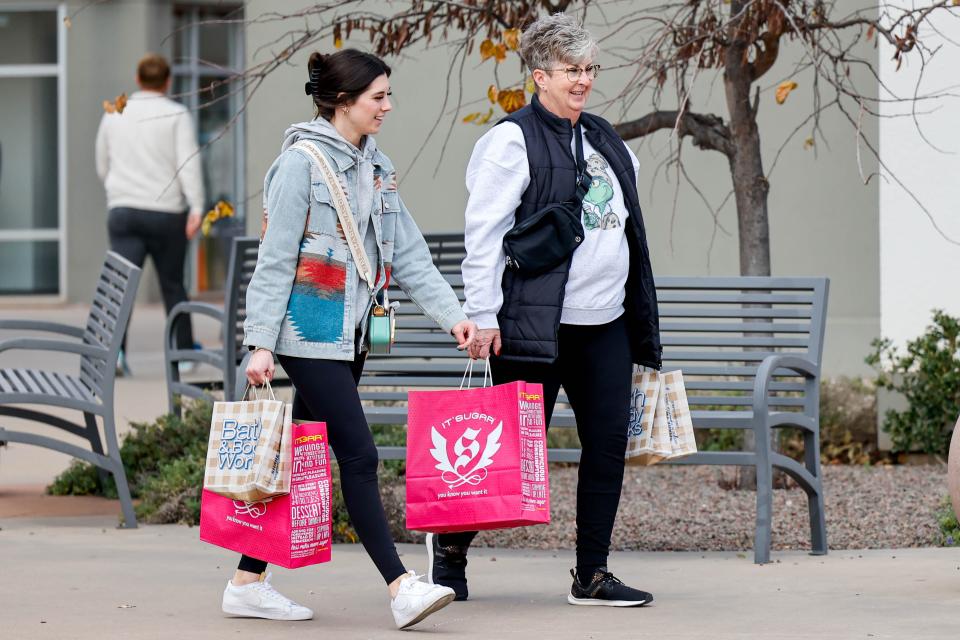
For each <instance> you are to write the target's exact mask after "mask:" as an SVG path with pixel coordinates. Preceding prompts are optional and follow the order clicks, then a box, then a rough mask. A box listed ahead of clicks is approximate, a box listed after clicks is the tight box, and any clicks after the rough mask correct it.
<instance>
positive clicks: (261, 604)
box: [222, 573, 313, 620]
mask: <svg viewBox="0 0 960 640" xmlns="http://www.w3.org/2000/svg"><path fill="white" fill-rule="evenodd" d="M271 575H272V574H269V573H268V574H267V577H266V579H264V580H262V581H257V582H251V583H250V584H245V585H243V586H242V587H238V586H236V585H234V584H233V582H231V581H229V580H228V581H227V588H226V589H224V590H223V607H222V608H223V612H224V613H228V614H230V615H233V616H243V617H245V618H266V619H268V620H309V619H311V618H312V617H313V611H311V610H310V609H308V608H306V607H302V606H300V605H299V604H297V603H296V602H294V601H293V600H291V599H290V598H287V597H286V596H283V595H282V594H280V592H278V591H277V590H276V589H274V588H273V585H271V584H270V576H271Z"/></svg>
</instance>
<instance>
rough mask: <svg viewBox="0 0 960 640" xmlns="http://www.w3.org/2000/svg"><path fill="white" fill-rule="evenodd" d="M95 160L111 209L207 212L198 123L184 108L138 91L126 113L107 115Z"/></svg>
mask: <svg viewBox="0 0 960 640" xmlns="http://www.w3.org/2000/svg"><path fill="white" fill-rule="evenodd" d="M96 159H97V175H99V176H100V179H101V180H102V181H103V186H104V188H105V189H106V191H107V207H109V208H111V209H112V208H114V207H132V208H135V209H148V210H151V211H166V212H170V213H182V212H183V211H184V210H186V209H189V210H190V212H191V213H202V212H203V174H202V170H201V166H200V153H199V152H198V150H197V134H196V130H195V129H194V127H193V118H191V117H190V112H189V111H188V110H187V108H186V107H185V106H183V105H182V104H180V103H178V102H174V101H173V100H171V99H169V98H167V97H166V96H164V95H163V94H162V93H160V92H157V91H137V92H136V93H134V94H133V95H131V96H130V99H129V100H128V101H127V106H126V108H125V109H124V111H123V113H105V114H103V119H102V120H101V121H100V129H99V130H98V131H97V146H96ZM178 169H179V173H178Z"/></svg>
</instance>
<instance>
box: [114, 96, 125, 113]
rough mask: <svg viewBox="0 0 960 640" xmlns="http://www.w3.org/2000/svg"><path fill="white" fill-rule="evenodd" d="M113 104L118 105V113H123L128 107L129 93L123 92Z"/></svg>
mask: <svg viewBox="0 0 960 640" xmlns="http://www.w3.org/2000/svg"><path fill="white" fill-rule="evenodd" d="M113 106H114V107H116V109H117V113H123V110H124V109H126V108H127V94H125V93H121V94H120V95H118V96H117V99H116V100H114V101H113Z"/></svg>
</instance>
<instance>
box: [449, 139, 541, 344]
mask: <svg viewBox="0 0 960 640" xmlns="http://www.w3.org/2000/svg"><path fill="white" fill-rule="evenodd" d="M529 184H530V168H529V165H528V161H527V146H526V143H525V142H524V139H523V131H522V130H521V129H520V126H519V125H517V124H514V123H512V122H504V123H503V124H499V125H497V126H495V127H493V129H491V130H490V131H488V132H487V133H486V134H484V136H483V137H481V138H480V139H479V140H478V141H477V144H476V145H475V146H474V148H473V155H472V156H470V163H469V164H468V165H467V191H469V193H470V197H469V199H468V200H467V210H466V213H465V214H464V217H465V219H466V228H465V231H464V233H465V242H464V243H465V246H466V250H467V257H466V258H464V260H463V266H462V272H463V292H464V296H465V297H466V301H465V303H464V305H463V310H464V312H465V313H466V314H467V317H469V318H470V319H471V320H473V321H474V322H476V323H477V327H478V328H480V329H498V328H499V324H498V323H497V313H498V312H499V311H500V307H501V305H502V304H503V289H502V288H501V281H502V280H503V270H504V268H505V265H506V262H505V257H506V256H505V254H504V252H503V236H505V235H506V233H507V231H509V230H510V229H512V228H513V224H514V213H515V212H516V210H517V207H518V206H520V197H521V196H522V195H523V192H524V191H525V190H526V188H527V186H528V185H529Z"/></svg>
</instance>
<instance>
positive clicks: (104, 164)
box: [95, 113, 110, 182]
mask: <svg viewBox="0 0 960 640" xmlns="http://www.w3.org/2000/svg"><path fill="white" fill-rule="evenodd" d="M107 115H108V114H106V113H105V114H103V117H101V118H100V127H99V128H98V129H97V143H96V151H95V156H96V166H97V175H98V176H100V182H105V181H106V179H107V174H108V173H110V142H109V134H108V133H107V129H108V127H109V126H110V123H109V122H108V121H107Z"/></svg>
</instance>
